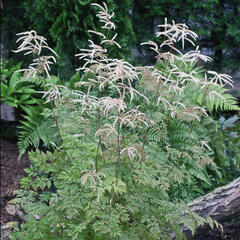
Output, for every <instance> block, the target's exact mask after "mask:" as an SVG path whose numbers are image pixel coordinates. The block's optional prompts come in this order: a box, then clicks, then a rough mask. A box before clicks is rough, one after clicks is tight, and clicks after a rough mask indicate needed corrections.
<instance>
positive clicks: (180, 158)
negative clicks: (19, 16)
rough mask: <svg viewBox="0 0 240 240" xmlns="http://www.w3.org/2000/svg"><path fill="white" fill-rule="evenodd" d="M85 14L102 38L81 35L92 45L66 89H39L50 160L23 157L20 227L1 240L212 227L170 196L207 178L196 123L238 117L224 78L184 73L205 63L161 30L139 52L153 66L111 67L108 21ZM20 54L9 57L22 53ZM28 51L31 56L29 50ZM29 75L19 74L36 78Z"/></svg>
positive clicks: (204, 138) (183, 31)
mask: <svg viewBox="0 0 240 240" xmlns="http://www.w3.org/2000/svg"><path fill="white" fill-rule="evenodd" d="M92 5H93V6H94V7H97V8H98V10H99V12H98V14H97V17H99V18H100V22H101V24H102V28H101V31H98V32H97V31H91V32H90V33H91V35H93V36H96V35H97V36H99V37H100V38H101V40H100V41H99V43H98V42H96V41H92V40H90V41H89V46H88V48H87V49H82V50H81V52H80V53H79V54H77V56H78V57H79V58H80V60H83V61H84V64H83V65H81V67H79V68H78V70H79V71H82V72H83V76H82V77H81V78H80V76H78V75H75V76H74V77H73V79H72V80H71V83H70V84H69V86H71V84H72V83H73V82H74V86H75V87H76V89H71V88H69V87H66V86H63V85H59V84H56V83H55V84H54V83H51V84H47V85H45V87H47V88H46V89H45V91H44V98H45V100H46V102H50V103H52V105H51V106H52V107H51V110H50V111H48V112H47V115H46V116H47V117H49V116H50V117H52V118H53V119H54V121H55V126H56V128H57V132H58V136H59V138H60V142H59V144H56V145H55V147H54V149H53V150H52V152H50V151H47V152H44V151H39V150H37V151H35V152H30V155H29V157H30V159H31V160H32V165H31V167H30V168H28V169H26V172H27V173H28V176H27V177H24V178H22V180H21V189H20V190H18V191H17V192H16V193H17V198H16V199H15V200H14V201H15V203H16V204H17V205H18V207H20V208H22V209H24V211H25V212H26V214H27V218H28V221H27V222H26V223H23V224H22V225H21V226H20V227H19V228H16V229H15V231H14V232H13V233H12V234H11V239H26V240H27V239H96V240H97V239H143V240H144V239H146V240H147V239H171V236H172V235H173V234H174V235H175V237H176V239H184V234H183V233H182V231H181V225H184V226H186V227H187V228H189V229H190V230H191V231H192V232H194V231H195V229H196V228H197V227H198V226H201V225H203V224H204V223H209V224H210V226H214V225H218V224H217V223H216V222H215V221H213V220H211V219H209V218H208V219H203V218H202V217H200V216H198V215H197V214H195V213H194V212H192V211H191V210H190V209H189V208H188V207H187V205H186V204H185V203H184V202H183V201H182V200H181V199H180V198H181V197H184V196H183V195H182V196H181V197H180V198H179V197H177V196H176V193H177V191H178V189H180V188H181V186H182V185H184V184H189V185H191V186H193V187H196V184H194V183H196V182H199V181H201V182H203V183H206V184H211V183H210V180H209V177H208V176H207V174H206V171H207V167H209V166H212V169H213V170H215V165H214V162H213V158H212V155H213V152H211V149H210V147H209V138H208V135H207V134H206V129H205V128H204V127H203V125H201V123H202V122H203V121H204V120H209V119H210V117H209V116H208V112H207V110H211V111H212V110H214V109H218V108H219V107H220V108H222V109H223V110H225V109H234V110H239V107H237V104H236V100H235V99H234V98H229V96H228V95H226V94H225V93H224V92H223V90H222V89H223V87H224V86H225V84H230V85H231V84H232V80H231V78H230V76H228V75H226V74H218V73H216V72H213V71H208V72H206V71H202V70H201V71H198V70H197V69H195V68H194V67H192V68H191V66H192V65H194V63H196V62H197V60H198V59H201V60H203V61H206V62H207V61H209V60H210V59H209V58H208V57H207V56H205V55H202V54H201V53H200V52H199V51H198V48H196V49H195V50H194V51H190V52H188V53H185V54H182V53H181V52H180V51H179V50H177V49H176V48H175V47H174V44H175V43H181V45H182V48H184V46H185V45H186V44H187V42H190V43H191V44H194V41H195V40H196V37H197V35H196V34H195V33H194V32H192V31H191V30H189V29H188V28H187V26H186V25H185V24H175V22H172V23H168V22H167V20H165V23H164V24H163V25H161V27H160V29H159V31H158V32H157V37H160V38H161V37H162V36H164V38H163V40H162V42H161V43H160V45H158V44H157V43H155V42H153V41H148V42H145V43H143V45H149V46H150V49H151V50H153V51H154V53H155V54H156V57H157V61H158V64H159V65H156V66H145V67H134V66H132V65H131V64H130V63H128V62H127V61H125V60H123V59H117V58H115V57H114V58H111V57H110V54H109V48H111V47H115V48H120V45H119V43H118V42H117V40H116V39H117V35H115V34H114V33H113V32H114V30H115V25H114V23H113V22H112V17H113V15H112V14H109V12H108V9H107V6H106V5H105V3H103V5H98V4H92ZM33 32H34V31H29V32H24V33H21V35H23V38H22V40H23V41H26V40H29V39H30V40H32V39H33V37H34V39H37V40H38V39H42V37H40V36H38V35H37V34H36V33H35V34H34V36H32V35H31V34H32V33H33ZM93 38H94V37H93ZM29 42H30V41H29ZM29 42H28V43H29ZM23 45H24V44H21V45H20V47H18V50H17V51H19V52H20V51H25V50H26V49H25V48H24V46H23ZM30 46H31V47H32V49H31V51H35V50H37V52H38V53H40V52H41V47H39V46H40V45H39V44H37V43H36V42H35V43H34V44H31V45H30ZM27 50H29V49H27ZM110 52H111V51H110ZM48 59H49V58H44V61H42V62H41V64H42V65H41V66H45V65H46V64H47V63H48ZM37 62H38V61H37ZM179 63H180V66H183V65H184V66H185V67H186V68H185V70H186V71H184V70H183V69H182V68H181V67H179ZM31 66H32V65H31ZM39 66H40V65H36V66H34V68H30V70H29V68H27V69H25V70H24V71H25V74H26V73H27V74H29V71H32V72H33V73H36V76H37V75H38V74H43V73H44V68H40V67H39ZM39 70H41V71H39ZM48 71H49V68H47V69H45V73H46V74H47V75H48V76H49V74H48ZM79 78H80V79H79ZM77 79H79V81H77ZM193 88H194V92H197V94H192V92H191V89H193ZM200 93H203V94H200ZM210 100H211V105H210V107H209V101H210ZM44 116H45V115H44ZM185 186H186V185H185ZM196 191H197V190H196ZM184 193H186V194H187V197H188V198H190V197H191V196H189V195H188V193H187V192H186V191H185V192H184Z"/></svg>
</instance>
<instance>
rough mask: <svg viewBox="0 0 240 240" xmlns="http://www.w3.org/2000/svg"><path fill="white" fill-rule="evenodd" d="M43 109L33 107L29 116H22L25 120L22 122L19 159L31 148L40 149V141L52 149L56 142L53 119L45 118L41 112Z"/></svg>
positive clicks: (19, 137) (19, 135)
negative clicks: (51, 146) (52, 143)
mask: <svg viewBox="0 0 240 240" xmlns="http://www.w3.org/2000/svg"><path fill="white" fill-rule="evenodd" d="M42 110H43V109H42V107H32V108H31V109H29V111H28V113H29V114H27V115H22V116H23V117H24V118H25V120H22V121H20V122H21V124H22V125H21V126H19V127H18V128H19V129H20V131H19V134H18V149H19V159H20V158H21V156H22V154H23V153H24V152H25V151H26V149H27V148H28V147H29V146H34V147H35V148H38V147H39V145H40V141H41V140H42V142H43V145H44V146H46V147H50V145H51V144H50V143H51V142H56V141H57V137H56V127H55V126H54V121H53V119H52V118H45V117H44V116H43V115H42V114H41V112H42Z"/></svg>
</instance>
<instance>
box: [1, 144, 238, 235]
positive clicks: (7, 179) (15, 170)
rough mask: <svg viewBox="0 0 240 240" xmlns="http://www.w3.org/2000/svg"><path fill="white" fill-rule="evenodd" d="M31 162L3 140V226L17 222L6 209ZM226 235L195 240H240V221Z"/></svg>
mask: <svg viewBox="0 0 240 240" xmlns="http://www.w3.org/2000/svg"><path fill="white" fill-rule="evenodd" d="M29 165H30V161H29V159H28V156H27V154H24V155H23V156H22V158H21V159H20V160H18V148H17V143H16V142H15V141H13V140H1V225H2V224H3V223H7V222H9V221H17V219H15V217H14V216H11V215H9V214H8V213H7V211H6V209H5V207H6V204H7V202H8V201H10V200H11V199H13V198H14V197H15V195H14V194H13V191H14V190H16V189H18V188H19V187H20V184H19V179H20V178H21V177H23V176H26V175H27V174H26V172H25V171H24V169H25V168H27V167H29ZM224 230H225V231H224V234H222V232H221V231H220V230H218V229H215V230H209V231H206V232H205V233H202V234H201V235H200V236H198V237H195V238H193V240H240V220H239V221H237V222H235V223H232V224H227V225H225V226H224Z"/></svg>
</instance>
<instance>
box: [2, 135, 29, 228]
mask: <svg viewBox="0 0 240 240" xmlns="http://www.w3.org/2000/svg"><path fill="white" fill-rule="evenodd" d="M29 165H30V161H29V159H28V157H27V154H24V155H23V156H22V158H21V159H20V160H19V161H18V148H17V144H16V142H14V141H13V140H12V141H9V140H2V139H1V224H2V223H6V222H8V221H13V220H16V219H15V217H14V216H11V215H9V214H8V213H7V212H6V209H5V207H6V204H7V202H8V201H9V200H11V199H13V198H14V197H15V195H14V194H13V191H14V190H16V189H18V188H19V186H20V185H19V179H20V178H21V177H22V176H26V173H25V172H24V168H27V167H29Z"/></svg>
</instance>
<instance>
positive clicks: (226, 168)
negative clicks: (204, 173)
mask: <svg viewBox="0 0 240 240" xmlns="http://www.w3.org/2000/svg"><path fill="white" fill-rule="evenodd" d="M206 129H207V131H208V132H209V136H210V139H211V140H210V142H211V144H210V146H211V148H212V149H214V162H215V163H216V165H217V167H218V169H217V172H213V171H212V169H211V168H210V169H208V171H209V174H211V175H212V179H213V182H212V184H213V186H214V187H218V186H221V185H224V184H226V183H228V182H230V181H232V180H234V179H236V178H237V177H238V176H239V175H240V122H239V117H238V116H236V115H235V116H232V117H229V118H227V119H225V117H223V116H221V117H220V118H219V119H218V120H214V121H212V122H209V123H208V124H206Z"/></svg>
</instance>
